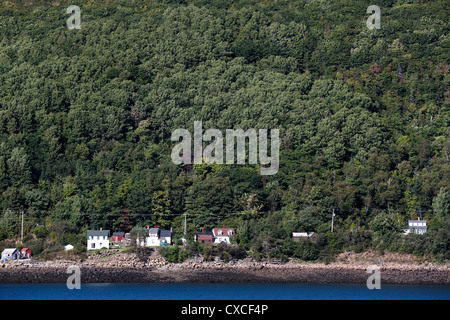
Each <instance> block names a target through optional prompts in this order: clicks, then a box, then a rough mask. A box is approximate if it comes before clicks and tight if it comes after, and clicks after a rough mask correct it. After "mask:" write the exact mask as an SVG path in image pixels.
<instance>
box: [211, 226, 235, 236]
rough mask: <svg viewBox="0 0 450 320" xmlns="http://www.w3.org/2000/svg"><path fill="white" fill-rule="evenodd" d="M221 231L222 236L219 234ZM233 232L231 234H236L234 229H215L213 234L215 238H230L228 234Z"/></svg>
mask: <svg viewBox="0 0 450 320" xmlns="http://www.w3.org/2000/svg"><path fill="white" fill-rule="evenodd" d="M219 231H222V234H219ZM229 231H231V234H232V235H233V234H234V229H233V228H213V229H212V232H213V235H214V236H215V237H228V236H229V234H228V232H229Z"/></svg>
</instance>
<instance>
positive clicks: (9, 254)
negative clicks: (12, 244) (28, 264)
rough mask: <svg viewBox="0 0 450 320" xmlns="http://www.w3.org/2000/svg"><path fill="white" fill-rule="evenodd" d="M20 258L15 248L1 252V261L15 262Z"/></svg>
mask: <svg viewBox="0 0 450 320" xmlns="http://www.w3.org/2000/svg"><path fill="white" fill-rule="evenodd" d="M19 258H20V252H19V251H18V250H17V249H16V248H6V249H5V250H3V251H2V260H5V261H6V260H17V259H19Z"/></svg>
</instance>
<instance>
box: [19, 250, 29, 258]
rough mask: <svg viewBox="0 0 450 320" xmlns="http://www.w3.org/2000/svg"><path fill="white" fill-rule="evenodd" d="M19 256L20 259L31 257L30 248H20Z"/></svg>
mask: <svg viewBox="0 0 450 320" xmlns="http://www.w3.org/2000/svg"><path fill="white" fill-rule="evenodd" d="M20 258H21V259H30V258H31V249H28V248H23V249H22V250H20Z"/></svg>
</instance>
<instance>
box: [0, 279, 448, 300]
mask: <svg viewBox="0 0 450 320" xmlns="http://www.w3.org/2000/svg"><path fill="white" fill-rule="evenodd" d="M104 299H107V300H373V299H375V300H449V299H450V286H412V285H382V286H381V289H378V290H377V289H373V290H369V289H367V287H366V286H365V285H355V284H346V285H343V284H277V283H275V284H274V283H271V284H262V283H251V284H248V283H246V284H239V283H238V284H235V283H233V284H231V283H227V284H224V283H212V284H189V283H183V284H175V283H168V284H154V283H150V284H81V289H79V290H77V289H73V290H69V289H68V288H67V287H66V285H65V284H7V285H0V300H104Z"/></svg>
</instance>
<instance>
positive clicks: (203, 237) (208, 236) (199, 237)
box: [197, 233, 212, 241]
mask: <svg viewBox="0 0 450 320" xmlns="http://www.w3.org/2000/svg"><path fill="white" fill-rule="evenodd" d="M197 240H211V241H212V234H204V233H202V234H199V235H197Z"/></svg>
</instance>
